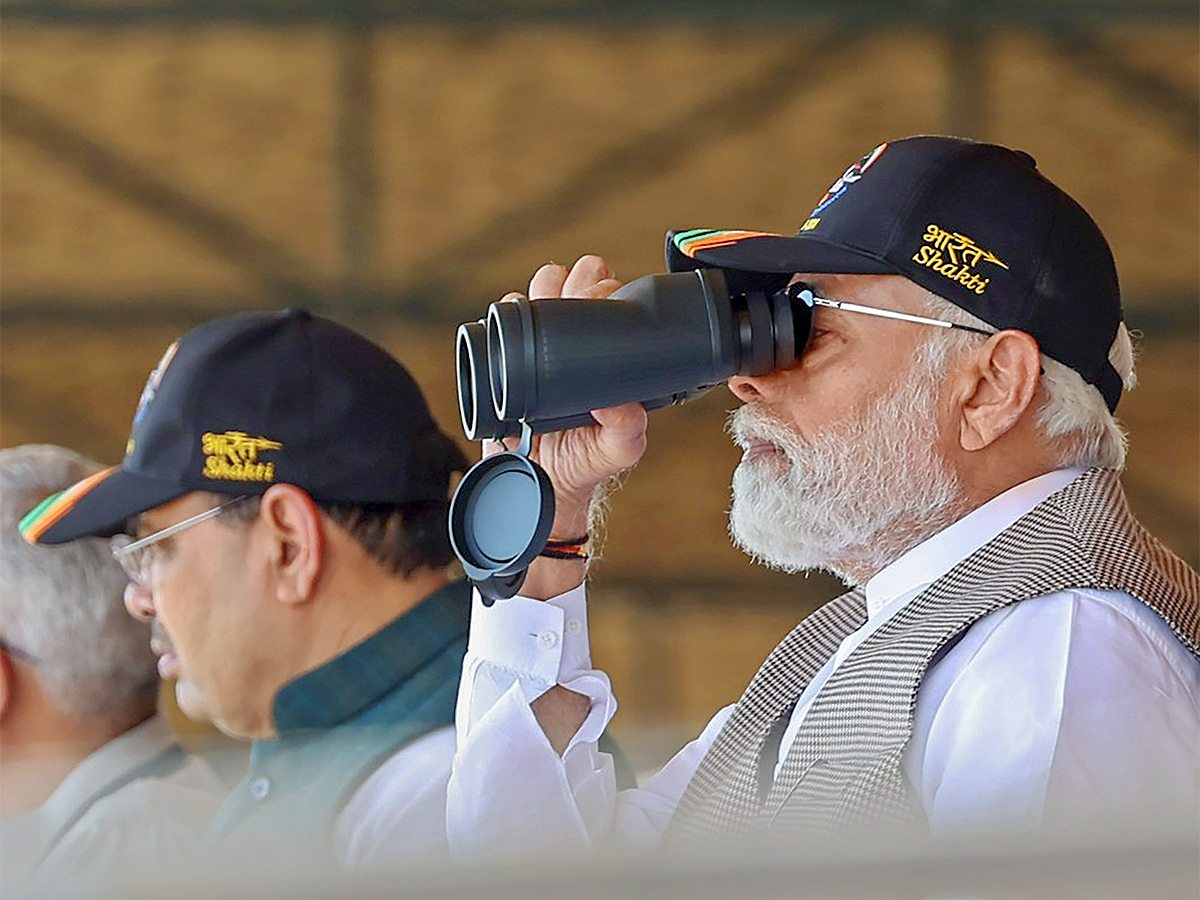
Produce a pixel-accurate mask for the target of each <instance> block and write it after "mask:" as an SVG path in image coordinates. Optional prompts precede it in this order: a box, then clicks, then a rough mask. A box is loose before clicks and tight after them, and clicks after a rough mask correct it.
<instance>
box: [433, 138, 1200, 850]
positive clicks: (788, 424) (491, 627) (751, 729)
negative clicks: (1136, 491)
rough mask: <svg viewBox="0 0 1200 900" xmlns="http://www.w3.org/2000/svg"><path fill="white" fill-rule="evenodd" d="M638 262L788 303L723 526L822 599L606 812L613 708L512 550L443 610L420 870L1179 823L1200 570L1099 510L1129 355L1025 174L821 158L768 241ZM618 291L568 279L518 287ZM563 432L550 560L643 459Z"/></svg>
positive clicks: (708, 242)
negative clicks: (599, 746) (546, 857)
mask: <svg viewBox="0 0 1200 900" xmlns="http://www.w3.org/2000/svg"><path fill="white" fill-rule="evenodd" d="M667 259H668V265H669V267H670V268H671V269H672V270H680V269H687V268H696V267H702V266H705V267H716V268H720V269H722V270H723V271H724V273H725V276H726V280H727V281H729V282H733V283H740V284H741V285H742V286H743V287H746V286H752V287H754V288H756V289H758V290H762V291H766V292H767V293H772V294H774V293H778V292H783V293H784V295H785V296H786V298H787V299H789V300H790V301H791V302H793V303H804V304H806V305H807V306H808V307H810V308H811V309H812V310H813V315H812V326H811V331H810V333H809V334H807V335H798V336H797V341H796V343H797V347H798V348H799V349H800V350H801V352H800V353H798V354H797V357H798V359H797V361H796V363H795V364H794V365H792V366H790V367H788V368H787V369H783V370H776V371H773V372H769V373H768V374H765V375H761V376H753V377H749V376H736V377H734V378H732V379H730V381H729V387H730V389H731V390H732V391H733V393H734V394H735V395H736V396H737V397H738V398H739V399H740V400H741V401H743V405H742V406H741V407H740V408H739V409H738V410H737V411H736V412H735V413H734V415H733V416H732V418H731V431H732V434H733V436H734V439H735V441H736V442H737V443H738V445H739V446H740V447H742V449H743V450H744V456H743V458H742V461H741V464H740V465H739V466H738V468H737V470H736V472H735V473H734V476H733V504H732V509H731V512H730V530H731V534H732V536H733V538H734V541H735V542H736V543H737V544H738V545H739V546H740V547H741V548H743V549H744V550H745V551H746V552H747V553H748V554H750V555H751V556H752V557H753V558H755V559H756V560H758V561H760V562H763V563H764V564H767V565H770V566H774V567H778V568H781V569H783V570H785V571H791V572H799V571H803V570H808V569H825V570H828V571H831V572H833V573H834V574H836V575H838V576H839V577H841V578H842V579H843V580H844V581H845V582H846V583H847V584H848V585H849V586H850V588H851V590H850V591H849V592H848V593H846V594H845V595H843V596H841V597H839V598H837V599H835V600H832V601H830V602H829V603H827V604H826V605H825V606H823V607H822V608H821V609H820V610H818V611H817V612H815V613H814V614H812V615H811V616H809V617H808V618H807V619H805V620H804V621H802V622H801V623H800V624H799V625H798V626H797V627H796V629H795V630H794V631H793V632H792V633H791V634H789V635H788V636H787V637H786V638H785V639H784V640H783V641H782V642H781V643H780V644H779V646H778V647H777V648H776V649H775V651H773V652H772V653H771V655H770V656H769V657H768V658H767V660H766V661H765V662H764V664H763V666H762V668H761V669H760V670H759V672H758V674H757V675H756V676H755V678H754V679H753V681H752V682H751V683H750V685H749V686H748V688H747V689H746V691H745V693H744V694H743V695H742V698H741V699H740V700H739V701H738V703H737V704H736V705H733V706H730V707H727V708H725V709H723V710H721V711H720V712H718V713H717V715H716V716H715V717H714V718H713V720H712V721H711V722H710V724H709V725H708V727H707V728H705V730H704V732H703V733H702V734H701V735H700V737H699V738H698V739H697V740H696V741H695V742H693V743H692V744H690V745H689V746H688V747H686V748H685V749H684V750H682V751H681V752H680V753H679V755H677V756H676V757H675V758H674V759H673V760H671V762H670V763H669V764H668V765H667V766H666V767H665V768H664V769H663V770H662V771H661V772H660V773H659V774H658V775H656V776H654V777H653V778H651V779H650V780H649V781H648V782H646V783H645V784H643V785H642V786H641V787H640V788H639V789H637V790H635V791H624V792H619V793H618V792H616V791H614V790H613V789H612V776H611V767H610V765H609V763H608V761H607V760H606V759H605V757H604V755H603V754H601V753H598V752H597V751H596V748H595V744H594V741H595V737H596V735H597V734H598V733H599V730H600V729H602V728H603V727H604V726H605V725H606V723H607V722H608V720H609V718H610V717H611V715H612V713H613V711H614V709H615V703H614V701H613V699H612V693H611V689H610V688H609V685H608V680H607V678H606V677H604V676H603V673H600V672H596V671H594V670H592V669H591V665H590V660H589V653H588V646H587V639H586V628H585V627H584V623H585V622H586V609H585V605H584V596H583V594H584V589H583V584H582V582H583V578H584V574H585V565H586V556H585V553H584V552H583V551H582V550H580V551H579V552H577V553H559V554H556V555H555V558H541V559H539V560H538V561H536V562H535V563H534V565H533V566H531V567H530V569H529V573H528V577H527V579H526V581H525V584H524V587H523V592H524V596H522V597H517V598H514V599H513V600H511V601H505V602H501V603H496V604H495V605H494V606H492V607H490V608H489V607H485V606H483V605H482V604H476V606H475V609H474V611H473V613H472V617H473V622H472V637H471V646H470V648H469V650H468V655H467V661H466V663H465V665H464V676H463V685H462V688H461V691H460V708H459V716H458V729H459V743H458V751H457V757H456V762H455V774H454V777H453V778H452V780H451V784H450V808H449V818H448V821H449V824H450V840H451V845H452V848H453V849H454V850H455V851H456V852H458V853H460V854H462V855H465V856H469V855H472V854H485V855H486V854H491V853H497V852H504V851H512V850H520V849H523V850H525V851H528V850H530V849H531V848H534V847H554V848H561V847H564V846H574V847H594V846H597V845H599V844H601V843H604V842H606V841H613V840H615V841H617V842H631V843H635V844H640V845H647V844H648V845H655V844H658V843H660V842H661V843H663V844H664V845H668V846H669V845H685V846H694V845H696V844H697V843H700V844H707V843H710V842H716V843H717V844H718V845H722V846H724V845H727V844H728V841H729V839H730V838H739V837H740V838H746V839H750V840H753V839H758V838H762V837H765V836H768V835H778V834H788V835H791V834H793V833H796V832H798V833H803V834H805V835H807V836H808V837H810V838H811V837H819V836H828V835H831V834H837V833H839V832H844V831H845V830H847V829H856V828H859V827H871V826H895V825H901V826H904V825H914V824H915V825H916V826H917V828H918V831H919V832H920V833H929V832H932V833H933V834H935V835H965V834H972V833H981V832H990V831H1020V830H1026V829H1032V828H1036V827H1040V826H1045V825H1054V824H1060V823H1062V822H1064V821H1070V822H1078V821H1084V822H1089V823H1093V824H1094V823H1095V822H1096V821H1104V820H1106V819H1108V818H1116V817H1119V816H1124V815H1127V814H1129V813H1130V812H1137V811H1143V810H1147V809H1148V810H1151V811H1153V812H1155V813H1159V812H1162V811H1164V810H1166V811H1180V810H1182V811H1183V813H1184V815H1185V816H1194V812H1195V808H1196V804H1197V801H1198V798H1200V763H1198V760H1200V660H1198V658H1197V652H1198V647H1200V578H1198V577H1197V574H1196V572H1194V571H1193V570H1192V569H1190V568H1189V567H1188V566H1187V565H1186V564H1185V563H1183V562H1182V561H1181V560H1180V559H1179V558H1178V557H1176V556H1174V555H1173V554H1172V553H1170V552H1169V551H1168V550H1167V549H1166V548H1164V547H1163V546H1162V545H1161V544H1160V543H1159V542H1158V541H1156V540H1155V539H1154V538H1153V537H1152V536H1150V535H1149V534H1148V533H1146V531H1145V530H1144V529H1143V528H1142V527H1141V525H1140V524H1139V523H1138V522H1137V521H1136V520H1135V519H1134V518H1133V517H1132V515H1131V514H1130V513H1129V510H1128V508H1127V506H1126V504H1125V499H1124V495H1123V493H1122V490H1121V487H1120V483H1119V480H1118V473H1119V471H1120V469H1121V468H1122V467H1123V465H1124V458H1125V438H1124V434H1123V432H1122V430H1121V428H1120V426H1119V424H1118V423H1117V421H1116V420H1115V419H1114V418H1113V412H1114V411H1115V409H1116V407H1117V403H1118V400H1119V399H1120V396H1121V393H1122V390H1123V389H1124V388H1127V387H1131V386H1132V384H1133V354H1132V347H1131V344H1130V339H1129V334H1128V331H1127V330H1126V328H1125V325H1124V323H1123V321H1122V312H1121V305H1120V297H1119V290H1118V285H1117V276H1116V269H1115V266H1114V263H1113V260H1112V256H1111V254H1110V252H1109V249H1108V245H1107V242H1106V241H1105V239H1104V237H1103V235H1102V234H1101V233H1100V230H1099V228H1098V227H1097V226H1096V225H1095V223H1094V222H1093V221H1092V220H1091V218H1090V217H1089V216H1088V215H1087V213H1086V212H1085V211H1084V210H1083V209H1082V208H1081V207H1080V206H1079V205H1078V204H1077V203H1076V202H1075V201H1074V200H1072V199H1071V198H1070V197H1069V196H1067V195H1066V194H1065V193H1064V192H1063V191H1061V190H1060V189H1059V188H1057V187H1056V186H1055V185H1054V184H1052V183H1051V182H1050V181H1049V180H1048V179H1046V178H1045V177H1044V176H1043V175H1042V174H1041V173H1040V172H1039V171H1038V170H1037V168H1036V165H1035V163H1034V161H1033V159H1032V158H1031V157H1030V156H1029V155H1028V154H1025V153H1022V152H1019V151H1013V150H1009V149H1007V148H1004V147H999V146H995V145H990V144H979V143H973V142H970V141H964V140H958V139H952V138H942V137H918V138H909V139H906V140H900V141H896V142H893V143H891V144H884V145H881V146H879V147H877V148H875V149H874V150H872V151H871V152H870V153H868V154H867V155H866V156H864V157H863V158H862V159H861V160H859V161H858V162H856V163H854V164H853V165H851V166H850V167H849V168H848V169H847V170H846V171H845V172H844V173H843V174H842V175H841V177H840V178H838V179H837V181H836V182H835V183H834V184H833V185H832V186H831V188H830V190H829V191H828V193H826V195H825V196H824V197H822V198H821V200H820V201H819V202H818V204H817V206H816V207H815V208H814V209H813V210H812V212H811V213H810V214H809V215H807V216H806V217H805V218H804V220H803V224H802V225H801V226H800V230H799V232H798V233H797V234H795V235H793V236H784V235H778V234H769V233H765V232H757V231H729V230H726V231H718V230H711V229H699V230H691V231H680V232H672V234H671V235H669V238H668V252H667ZM618 284H619V283H618V282H616V281H615V280H614V279H613V277H612V272H611V270H610V269H609V267H608V265H607V263H606V262H605V261H604V260H602V259H600V258H598V257H584V258H583V259H581V260H579V262H577V263H576V264H575V266H574V268H572V269H571V270H570V271H569V272H568V271H567V270H566V269H564V268H562V267H559V266H545V267H543V268H542V269H540V270H539V271H538V272H537V274H536V275H534V278H533V281H532V282H531V285H530V289H529V295H530V297H533V298H537V297H555V296H567V297H587V296H593V297H604V296H607V295H608V294H610V293H612V291H613V290H614V289H615V288H616V287H617V286H618ZM593 417H594V418H595V419H596V420H597V422H598V424H597V425H594V426H589V427H586V428H581V429H577V430H575V431H572V432H566V433H562V434H552V435H545V436H543V437H542V439H541V443H540V447H539V448H538V457H539V459H540V462H541V464H542V466H543V467H544V468H545V469H546V470H547V472H548V473H549V475H550V477H551V479H552V481H553V482H554V485H555V489H556V492H557V496H558V507H557V511H556V518H555V522H554V525H553V528H552V531H551V537H552V538H557V539H559V540H563V541H566V540H569V539H572V538H573V539H576V540H582V538H583V537H584V536H585V534H586V532H587V531H588V526H589V505H593V506H594V502H595V499H596V496H597V491H598V490H599V487H598V486H600V485H602V484H603V483H604V482H605V480H606V479H608V478H609V477H610V476H612V475H613V474H614V473H617V472H619V471H621V470H622V469H625V468H627V467H629V466H631V465H633V464H634V463H635V462H636V461H637V460H638V459H639V458H640V456H641V454H642V453H643V451H644V449H645V443H646V436H645V423H646V418H645V411H644V410H643V409H642V408H641V407H639V406H636V405H634V406H627V407H617V408H613V409H608V410H599V411H595V412H594V413H593ZM577 546H578V545H577ZM522 635H528V636H529V638H528V639H525V640H524V641H523V640H522V638H521V636H522ZM531 640H536V641H537V645H536V646H533V645H532V644H530V641H531ZM527 644H529V646H526V645H527ZM485 688H486V689H485ZM531 798H533V799H532V800H531Z"/></svg>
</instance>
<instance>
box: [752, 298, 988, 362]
mask: <svg viewBox="0 0 1200 900" xmlns="http://www.w3.org/2000/svg"><path fill="white" fill-rule="evenodd" d="M779 294H782V295H784V297H786V298H787V299H788V300H790V301H791V302H792V309H793V310H796V309H797V308H798V307H797V304H803V305H804V308H805V310H806V312H807V316H806V318H807V320H808V321H807V322H806V323H801V322H797V323H796V332H797V337H799V335H800V334H804V340H803V341H800V340H797V341H796V344H797V348H800V347H804V346H807V344H808V340H809V338H811V336H812V310H813V309H814V308H815V307H817V306H826V307H829V308H830V309H840V310H844V311H845V312H856V313H863V314H864V315H868V316H879V317H880V318H883V319H899V320H900V321H902V322H916V323H917V324H918V325H935V326H937V327H938V328H957V329H959V330H960V331H971V332H974V333H975V334H983V335H987V336H988V337H991V336H992V335H993V334H995V333H996V332H994V331H984V330H983V329H982V328H972V327H971V326H970V325H959V324H958V323H957V322H947V321H946V320H945V319H931V318H929V317H928V316H914V315H912V314H911V313H902V312H896V311H895V310H892V309H880V308H879V307H877V306H863V305H862V304H861V303H849V302H846V301H844V300H830V299H828V298H827V297H822V296H821V295H820V294H818V293H817V292H816V291H814V290H813V288H812V286H811V285H808V284H805V283H804V282H803V281H793V282H792V283H791V284H789V285H788V286H787V287H785V288H784V289H783V290H782V291H780V292H779ZM779 294H776V296H779ZM796 355H797V356H799V353H797V354H796Z"/></svg>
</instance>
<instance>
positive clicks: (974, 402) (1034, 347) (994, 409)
mask: <svg viewBox="0 0 1200 900" xmlns="http://www.w3.org/2000/svg"><path fill="white" fill-rule="evenodd" d="M1041 372H1042V356H1041V350H1040V348H1039V347H1038V343H1037V341H1036V340H1034V338H1033V337H1031V336H1030V335H1028V334H1026V333H1025V332H1023V331H1015V330H1012V329H1009V330H1006V331H1001V332H998V333H997V334H994V335H992V336H991V337H990V338H988V340H987V343H985V344H984V345H983V346H982V347H980V348H979V349H978V351H976V352H975V353H973V354H971V355H970V356H969V357H968V362H967V364H966V366H965V367H964V369H963V370H962V371H961V372H960V373H959V376H958V379H960V380H959V381H958V384H956V391H955V395H956V396H957V397H958V398H959V428H958V440H959V444H960V445H961V446H962V449H964V450H967V451H974V450H982V449H984V448H985V447H989V446H991V444H993V443H994V442H995V441H997V440H998V439H999V438H1001V437H1002V436H1004V435H1005V434H1006V433H1008V432H1009V431H1010V430H1011V429H1012V428H1013V427H1014V426H1015V425H1016V424H1017V423H1018V422H1019V421H1020V420H1021V417H1022V416H1024V415H1025V412H1026V410H1028V409H1029V406H1030V404H1031V403H1033V398H1034V396H1035V395H1036V394H1037V387H1038V379H1039V378H1040V377H1041Z"/></svg>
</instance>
